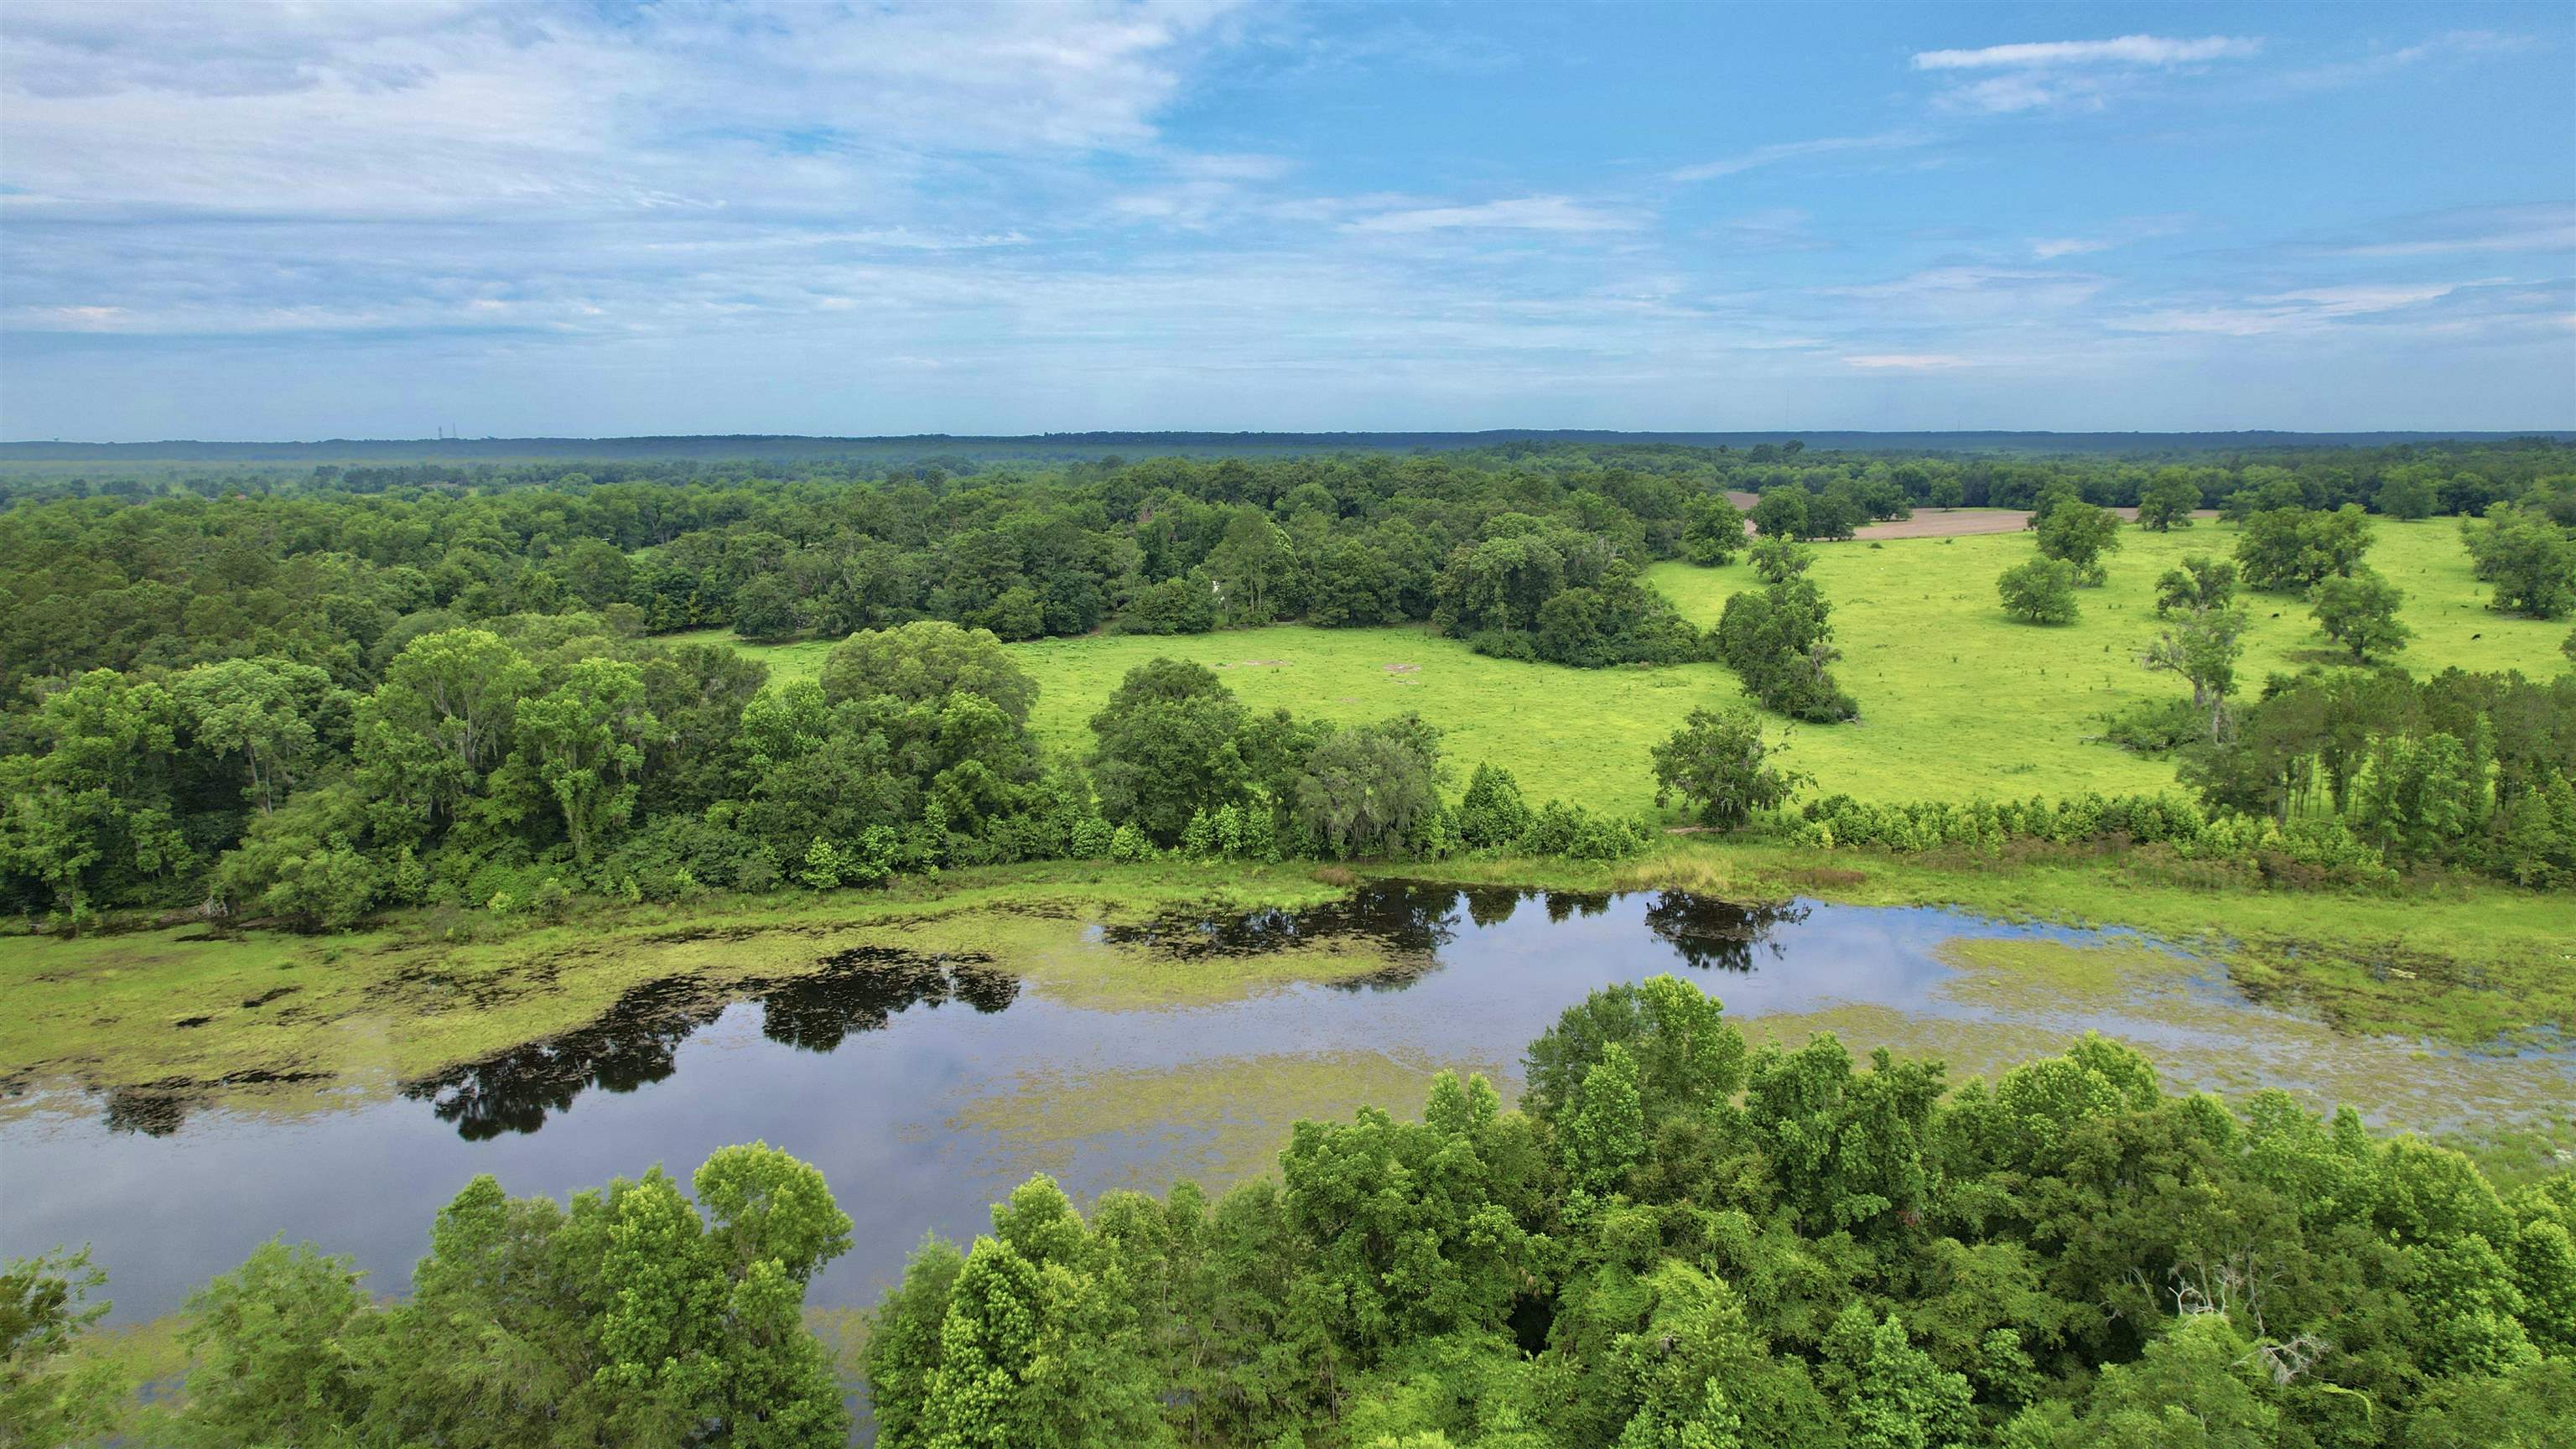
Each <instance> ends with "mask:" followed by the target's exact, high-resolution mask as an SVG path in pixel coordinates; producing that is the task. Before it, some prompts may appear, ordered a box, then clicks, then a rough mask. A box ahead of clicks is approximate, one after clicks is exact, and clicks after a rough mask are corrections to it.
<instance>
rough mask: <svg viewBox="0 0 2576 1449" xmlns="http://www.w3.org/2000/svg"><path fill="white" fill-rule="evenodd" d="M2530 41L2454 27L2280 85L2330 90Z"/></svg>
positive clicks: (2294, 74)
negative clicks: (2428, 63) (2444, 32)
mask: <svg viewBox="0 0 2576 1449" xmlns="http://www.w3.org/2000/svg"><path fill="white" fill-rule="evenodd" d="M2530 44H2531V42H2530V41H2529V40H2528V39H2526V38H2524V37H2522V36H2518V35H2500V34H2498V33H2496V32H2495V31H2492V30H2454V31H2451V32H2449V33H2447V34H2443V35H2437V36H2434V37H2433V38H2432V39H2430V40H2424V41H2418V42H2416V43H2415V44H2413V45H2406V46H2400V47H2398V48H2397V49H2395V50H2382V51H2375V52H2373V53H2371V54H2368V55H2364V56H2361V57H2360V58H2358V59H2355V60H2336V61H2328V62H2326V63H2324V64H2322V65H2312V66H2307V67H2304V68H2302V69H2299V70H2294V71H2290V72H2288V73H2287V74H2285V75H2283V76H2282V77H2281V84H2282V85H2284V86H2286V87H2288V88H2290V89H2291V90H2294V91H2319V90H2334V89H2337V88H2339V87H2343V86H2351V85H2360V84H2362V83H2364V82H2367V81H2374V80H2378V79H2380V78H2381V77H2383V76H2387V75H2390V74H2393V73H2395V72H2397V71H2401V70H2404V69H2406V68H2407V67H2409V66H2413V65H2419V64H2422V63H2423V62H2425V61H2428V60H2464V59H2469V58H2473V57H2477V56H2487V55H2503V54H2508V53H2511V52H2513V51H2517V50H2523V49H2527V48H2528V47H2529V46H2530Z"/></svg>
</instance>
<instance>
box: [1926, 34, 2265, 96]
mask: <svg viewBox="0 0 2576 1449" xmlns="http://www.w3.org/2000/svg"><path fill="white" fill-rule="evenodd" d="M2262 49H2263V42H2262V41H2261V40H2260V39H2258V38H2255V37H2251V36H2235V35H2206V36H2201V37H2199V38H2197V39H2178V38H2175V37H2171V36H2163V35H2123V36H2119V37H2117V38H2115V39H2111V40H2042V41H2027V42H2022V43H2018V44H2012V45H1988V46H1982V47H1979V48H1977V49H1974V50H1925V51H1918V52H1916V53H1915V56H1914V68H1915V69H1916V70H1920V71H1931V72H1935V73H1940V74H1945V75H1975V76H1977V77H1979V78H1978V79H1973V80H1964V79H1963V80H1961V81H1960V82H1958V83H1957V84H1954V85H1952V86H1950V87H1949V88H1948V89H1946V90H1944V91H1943V92H1942V93H1941V95H1940V97H1939V99H1940V101H1941V103H1942V104H1943V105H1946V106H1949V107H1952V108H1955V109H1963V110H1972V111H1988V112H1995V113H2005V112H2012V111H2030V110H2040V109H2043V108H2048V107H2056V106H2076V107H2083V108H2089V109H2098V108H2100V107H2102V106H2104V105H2106V104H2108V103H2109V101H2110V100H2111V99H2112V98H2113V97H2114V96H2115V95H2117V94H2118V93H2120V92H2121V91H2123V90H2126V89H2129V88H2130V87H2131V84H2132V81H2131V80H2130V79H2129V78H2130V77H2134V76H2135V75H2136V74H2137V73H2139V72H2147V71H2174V70H2181V69H2185V68H2191V67H2199V66H2204V65H2207V64H2209V63H2210V62H2212V61H2223V60H2246V59H2250V58H2251V57H2253V56H2255V55H2257V54H2260V53H2261V51H2262Z"/></svg>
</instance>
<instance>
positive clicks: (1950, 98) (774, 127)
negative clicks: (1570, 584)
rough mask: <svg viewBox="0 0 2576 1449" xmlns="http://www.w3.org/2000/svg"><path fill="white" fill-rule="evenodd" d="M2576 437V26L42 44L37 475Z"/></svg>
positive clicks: (21, 359) (2567, 12)
mask: <svg viewBox="0 0 2576 1449" xmlns="http://www.w3.org/2000/svg"><path fill="white" fill-rule="evenodd" d="M442 425H444V426H451V427H456V428H460V429H462V430H463V431H464V432H466V433H467V434H468V435H485V434H495V435H524V434H556V435H562V434H592V435H607V434H637V433H701V432H801V433H910V432H1010V433H1016V432H1035V431H1046V430H1067V429H1088V428H1217V429H1236V428H1244V429H1297V430H1326V429H1375V428H1485V427H1612V428H1669V429H1738V428H1741V429H1770V428H1817V429H1822V428H1890V429H1918V428H1987V427H2004V428H2056V429H2131V428H2134V429H2198V428H2242V427H2281V428H2305V429H2362V428H2435V429H2438V428H2463V429H2467V428H2477V429H2486V428H2520V427H2570V426H2576V7H2570V6H2567V5H2564V4H2548V5H2504V6H2493V5H2474V4H2416V5H2407V6H2367V5H2325V4H2316V5H2226V4H2196V5H2176V6H2129V5H2079V4H2049V5H2036V6H1984V5H1944V4H1857V3H1853V4H1838V5H1829V4H1811V5H1787V4H1782V5H1764V6H1735V5H1648V4H1627V5H1535V4H1531V5H1505V4H1458V5H1398V4H1366V5H1344V6H1333V7H1311V6H1310V7H1298V6H1277V5H1268V4H1261V3H1251V0H1138V3H1111V0H1044V3H1034V0H1032V3H1018V0H994V3H971V0H943V3H936V4H910V3H886V4H871V5H864V6H840V5H829V4H824V3H819V0H799V3H781V4H771V5H717V4H702V3H693V0H670V3H662V4H655V5H647V6H633V5H625V4H612V3H607V0H592V3H580V4H567V5H547V4H542V3H538V0H501V3H489V0H401V3H391V4H369V5H358V4H337V5H335V4H329V3H323V4H311V3H304V4H283V5H268V4H264V3H254V0H227V3H222V4H213V5H208V4H203V3H193V0H191V3H168V4H165V3H160V0H119V3H115V4H98V3H95V0H12V3H11V4H10V5H9V6H8V8H7V9H6V10H5V11H0V437H7V438H12V439H28V438H56V437H59V438H67V439H68V438H85V439H100V440H113V439H144V438H166V437H194V438H314V437H333V436H346V437H379V436H393V437H417V436H425V435H427V434H429V433H430V432H432V431H433V430H434V429H436V428H437V427H440V426H442Z"/></svg>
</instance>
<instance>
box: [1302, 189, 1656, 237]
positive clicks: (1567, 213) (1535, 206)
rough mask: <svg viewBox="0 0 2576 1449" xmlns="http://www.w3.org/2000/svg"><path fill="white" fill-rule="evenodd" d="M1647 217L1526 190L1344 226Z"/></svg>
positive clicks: (1566, 228) (1580, 222)
mask: <svg viewBox="0 0 2576 1449" xmlns="http://www.w3.org/2000/svg"><path fill="white" fill-rule="evenodd" d="M1640 225H1643V221H1642V219H1641V218H1639V217H1637V216H1635V215H1632V214H1629V213H1624V212H1611V211H1603V210H1600V209H1599V208H1596V207H1591V206H1586V205H1584V204H1583V203H1581V202H1578V201H1574V200H1572V199H1570V198H1567V197H1563V196H1523V197H1516V198H1513V199H1511V200H1507V201H1487V202H1480V203H1478V204H1476V205H1474V206H1417V207H1408V208H1404V209H1401V210H1395V211H1382V212H1379V213H1377V214H1376V215H1374V216H1364V217H1359V218H1356V219H1354V220H1351V221H1346V222H1344V223H1342V230H1344V231H1351V232H1380V233H1392V234H1408V233H1414V232H1427V231H1448V230H1452V229H1482V230H1498V231H1550V232H1608V231H1633V230H1635V229H1636V228H1637V227H1639V226H1640Z"/></svg>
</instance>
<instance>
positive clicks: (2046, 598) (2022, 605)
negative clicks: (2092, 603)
mask: <svg viewBox="0 0 2576 1449" xmlns="http://www.w3.org/2000/svg"><path fill="white" fill-rule="evenodd" d="M1995 591H1996V592H1997V593H1999V594H2001V595H2002V596H2003V601H2004V612H2005V613H2008V614H2011V615H2014V616H2015V617H2017V618H2022V619H2028V620H2029V621H2030V622H2032V623H2034V624H2072V623H2074V622H2075V613H2076V605H2075V565H2073V564H2071V563H2068V562H2067V561H2066V560H2064V559H2057V558H2035V559H2032V560H2031V561H2030V562H2028V563H2026V564H2022V565H2021V566H2019V567H2018V568H2009V569H2006V570H2004V571H2003V575H2002V577H2000V578H1998V579H1996V580H1995Z"/></svg>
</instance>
